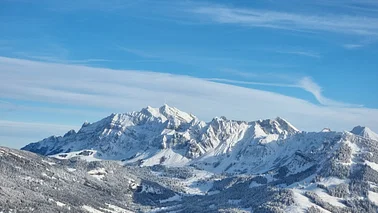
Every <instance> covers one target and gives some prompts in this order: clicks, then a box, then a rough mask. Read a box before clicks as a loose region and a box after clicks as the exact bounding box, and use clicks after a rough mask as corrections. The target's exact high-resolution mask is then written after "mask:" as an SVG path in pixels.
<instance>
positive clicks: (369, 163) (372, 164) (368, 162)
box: [365, 161, 378, 172]
mask: <svg viewBox="0 0 378 213" xmlns="http://www.w3.org/2000/svg"><path fill="white" fill-rule="evenodd" d="M365 164H366V165H368V166H370V167H371V168H372V169H374V170H375V171H377V172H378V164H376V163H373V162H370V161H365Z"/></svg>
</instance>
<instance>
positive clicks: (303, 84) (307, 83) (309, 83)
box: [207, 77, 362, 107]
mask: <svg viewBox="0 0 378 213" xmlns="http://www.w3.org/2000/svg"><path fill="white" fill-rule="evenodd" d="M207 80H210V81H215V82H224V83H231V84H244V85H260V86H273V87H293V88H300V89H304V90H306V91H307V92H310V93H311V94H312V95H313V96H314V97H315V98H316V100H317V101H318V102H319V103H320V104H322V105H324V106H334V107H362V105H356V104H348V103H343V102H339V101H335V100H331V99H329V98H326V97H324V96H323V94H322V90H323V89H322V88H321V87H320V86H319V85H318V84H317V83H315V82H314V81H313V80H312V79H311V78H310V77H303V78H301V79H300V80H299V81H297V82H296V83H295V84H287V83H286V84H285V83H267V82H253V81H238V80H230V79H221V78H209V79H207Z"/></svg>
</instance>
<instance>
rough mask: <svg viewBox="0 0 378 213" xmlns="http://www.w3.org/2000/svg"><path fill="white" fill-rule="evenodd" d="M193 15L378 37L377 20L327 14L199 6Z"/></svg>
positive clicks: (219, 20) (223, 20) (226, 21)
mask: <svg viewBox="0 0 378 213" xmlns="http://www.w3.org/2000/svg"><path fill="white" fill-rule="evenodd" d="M193 12H194V13H196V14H199V15H202V16H203V17H207V18H209V19H211V20H212V21H214V22H217V23H221V24H239V25H245V26H250V27H266V28H275V29H287V30H312V31H327V32H336V33H345V34H355V35H374V36H378V18H376V17H367V16H350V15H330V14H325V15H321V16H320V15H308V14H301V13H289V12H280V11H272V10H260V9H240V8H232V7H226V6H220V5H210V6H202V7H198V8H196V9H194V10H193Z"/></svg>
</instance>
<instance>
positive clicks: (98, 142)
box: [0, 105, 378, 213]
mask: <svg viewBox="0 0 378 213" xmlns="http://www.w3.org/2000/svg"><path fill="white" fill-rule="evenodd" d="M375 136H376V133H374V132H372V131H371V130H369V129H368V128H367V127H360V126H357V127H355V128H354V129H353V130H352V131H350V132H349V131H344V132H335V131H331V129H330V128H325V129H324V130H322V131H320V132H304V131H300V130H298V129H297V128H295V127H294V126H293V125H292V124H290V123H289V122H288V121H286V120H284V119H282V118H279V117H278V118H276V119H266V120H258V121H252V122H246V121H234V120H228V119H226V118H225V117H219V118H218V117H216V118H214V119H212V120H211V121H210V122H204V121H201V120H199V119H198V118H197V117H195V116H194V115H192V114H189V113H185V112H182V111H180V110H178V109H177V108H174V107H169V106H168V105H164V106H162V107H160V108H152V107H147V108H144V109H142V110H141V111H139V112H130V113H124V114H112V115H110V116H108V117H106V118H104V119H102V120H100V121H98V122H95V123H92V124H90V123H88V122H86V123H84V124H83V126H82V128H81V129H80V130H79V131H78V132H75V131H73V130H71V131H68V132H67V133H66V134H65V135H64V136H63V137H60V136H59V137H55V136H52V137H49V138H46V139H44V140H42V141H40V142H37V143H32V144H29V145H27V146H25V147H24V148H23V150H27V151H31V152H35V153H38V154H40V155H45V156H50V157H53V158H54V159H56V160H57V161H61V162H70V164H74V165H76V164H79V165H81V164H82V163H80V162H81V160H85V161H88V162H90V165H91V163H94V164H97V162H99V164H100V165H101V168H97V169H96V172H91V171H89V174H90V175H91V176H94V177H96V178H98V179H100V180H101V181H107V180H108V179H107V177H108V175H110V171H111V170H112V168H113V166H111V167H109V166H104V165H102V162H104V163H105V164H106V162H110V163H115V164H117V165H122V166H124V167H125V168H129V169H128V170H127V171H128V172H129V173H133V174H134V173H135V175H136V177H139V178H142V179H144V180H145V181H147V182H148V181H149V182H148V183H150V182H153V183H154V184H161V185H162V186H163V187H165V189H164V190H168V191H170V192H169V194H170V195H169V196H172V197H170V198H169V199H168V200H170V202H167V204H165V202H166V201H165V200H164V199H167V198H166V197H164V199H163V198H161V197H159V196H160V195H159V193H158V192H157V191H156V189H154V190H152V189H148V188H151V186H150V185H148V184H147V185H143V183H142V182H143V181H142V182H141V183H140V184H139V187H142V188H143V189H146V190H147V189H148V190H147V191H148V193H152V194H154V195H156V197H155V198H154V200H153V201H152V200H151V201H149V203H148V205H151V208H152V207H153V208H155V210H156V211H155V210H154V212H169V211H170V210H168V209H169V208H172V211H173V210H174V211H177V212H198V211H200V210H201V211H202V210H203V209H207V211H208V212H219V211H220V210H222V209H223V210H225V211H226V212H371V213H373V212H377V211H378V141H377V140H376V138H375ZM104 160H105V161H104ZM106 160H111V161H106ZM112 174H113V173H112ZM117 178H121V177H117ZM162 178H163V179H162ZM134 179H135V178H134ZM149 190H152V191H149ZM159 190H163V189H159ZM168 191H167V193H168ZM0 193H1V191H0ZM130 193H133V195H132V196H137V197H138V196H139V198H141V200H137V201H133V203H134V204H135V205H137V206H138V208H139V207H140V208H143V209H144V210H146V208H147V207H146V203H145V199H146V198H148V197H149V196H150V195H149V194H148V193H147V194H144V195H143V196H142V197H140V196H141V195H140V194H138V193H135V192H130ZM187 195H190V196H187ZM250 195H253V196H250ZM0 197H1V196H0ZM162 199H163V200H162ZM156 201H158V202H156ZM127 202H130V201H127ZM140 202H142V203H140ZM193 202H194V203H196V205H192V204H193ZM157 203H159V204H157ZM168 203H170V204H169V205H172V206H170V207H168V206H166V205H168ZM129 204H130V203H128V204H127V205H129ZM96 205H97V204H96ZM119 206H122V207H124V205H119ZM98 208H100V207H98ZM101 208H105V207H101ZM147 209H148V208H147ZM157 209H159V210H157ZM134 210H135V209H134ZM223 210H222V211H223ZM144 212H149V211H147V210H146V211H144Z"/></svg>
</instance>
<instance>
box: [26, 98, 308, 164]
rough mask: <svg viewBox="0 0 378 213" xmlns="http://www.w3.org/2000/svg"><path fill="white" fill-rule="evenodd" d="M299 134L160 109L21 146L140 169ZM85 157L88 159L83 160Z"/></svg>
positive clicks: (271, 123) (277, 126)
mask: <svg viewBox="0 0 378 213" xmlns="http://www.w3.org/2000/svg"><path fill="white" fill-rule="evenodd" d="M299 132H300V131H299V130H298V129H296V128H295V127H294V126H293V125H292V124H290V123H289V122H287V121H286V120H284V119H282V118H276V119H267V120H258V121H254V122H245V121H233V120H228V119H226V118H225V117H220V118H214V119H213V120H212V121H210V122H209V123H206V122H203V121H200V120H198V119H197V118H196V117H195V116H194V115H191V114H188V113H185V112H182V111H180V110H178V109H177V108H174V107H169V106H168V105H164V106H162V107H160V108H152V107H146V108H144V109H142V110H141V111H140V112H131V113H124V114H112V115H110V116H108V117H106V118H104V119H102V120H100V121H98V122H95V123H93V124H90V123H88V122H85V123H84V124H83V125H82V128H81V129H80V130H79V131H78V132H77V133H76V132H75V131H73V130H70V131H69V132H67V133H66V134H65V135H64V136H63V137H60V136H59V137H55V136H52V137H49V138H46V139H44V140H42V141H40V142H37V143H32V144H29V145H27V146H26V147H24V148H22V149H23V150H28V151H32V152H36V153H39V154H42V155H54V156H58V157H59V156H64V154H62V153H70V152H75V155H72V154H71V155H67V156H68V158H69V157H70V156H71V157H72V156H77V152H80V151H83V150H94V153H95V154H94V155H93V156H92V157H93V158H97V159H110V160H122V161H123V162H125V163H136V164H141V165H155V164H163V165H175V166H178V165H181V166H183V165H185V164H188V163H189V162H192V161H194V160H197V161H199V160H200V159H207V158H210V157H214V156H220V157H221V156H223V155H226V154H229V153H232V152H233V150H234V149H235V148H236V149H243V147H242V146H248V143H252V142H253V141H255V142H256V141H259V144H267V143H270V142H272V141H277V140H283V139H286V138H287V137H290V136H292V135H294V134H297V133H299ZM87 158H88V157H87Z"/></svg>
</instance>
